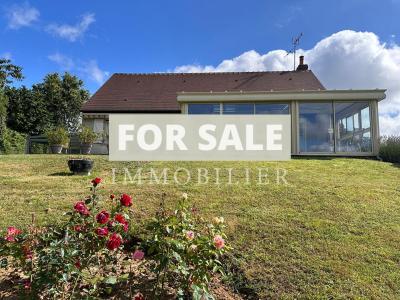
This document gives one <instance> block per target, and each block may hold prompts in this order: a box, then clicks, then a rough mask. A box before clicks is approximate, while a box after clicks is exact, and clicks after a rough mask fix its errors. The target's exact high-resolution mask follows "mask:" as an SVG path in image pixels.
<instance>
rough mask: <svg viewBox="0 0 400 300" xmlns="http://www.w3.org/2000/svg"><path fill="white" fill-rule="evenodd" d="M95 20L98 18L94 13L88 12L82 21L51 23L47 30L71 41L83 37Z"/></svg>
mask: <svg viewBox="0 0 400 300" xmlns="http://www.w3.org/2000/svg"><path fill="white" fill-rule="evenodd" d="M95 21H96V19H95V15H94V14H86V15H84V16H82V19H81V21H80V22H78V23H77V24H75V25H68V24H62V25H58V24H51V25H49V26H47V31H48V32H50V33H52V34H54V35H55V36H58V37H60V38H63V39H66V40H68V41H70V42H75V41H76V40H78V39H79V38H81V37H83V35H84V34H85V32H86V31H87V30H88V29H89V26H90V24H92V23H94V22H95Z"/></svg>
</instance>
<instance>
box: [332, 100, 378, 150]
mask: <svg viewBox="0 0 400 300" xmlns="http://www.w3.org/2000/svg"><path fill="white" fill-rule="evenodd" d="M335 120H336V152H371V150H372V144H371V128H370V113H369V104H368V102H366V101H365V102H335ZM344 122H346V126H343V124H344Z"/></svg>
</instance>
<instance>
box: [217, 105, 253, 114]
mask: <svg viewBox="0 0 400 300" xmlns="http://www.w3.org/2000/svg"><path fill="white" fill-rule="evenodd" d="M223 114H225V115H249V114H250V115H253V114H254V103H224V104H223Z"/></svg>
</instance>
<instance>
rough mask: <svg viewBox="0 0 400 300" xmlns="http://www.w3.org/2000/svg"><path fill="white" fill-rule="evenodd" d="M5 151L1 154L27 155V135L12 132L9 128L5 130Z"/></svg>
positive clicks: (3, 139)
mask: <svg viewBox="0 0 400 300" xmlns="http://www.w3.org/2000/svg"><path fill="white" fill-rule="evenodd" d="M2 141H3V147H2V148H3V150H2V151H0V153H1V154H23V153H25V145H26V135H25V134H22V133H19V132H16V131H14V130H11V129H9V128H5V129H4V135H3V137H2Z"/></svg>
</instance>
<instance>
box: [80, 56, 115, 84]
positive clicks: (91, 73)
mask: <svg viewBox="0 0 400 300" xmlns="http://www.w3.org/2000/svg"><path fill="white" fill-rule="evenodd" d="M80 70H81V71H82V72H83V73H84V74H86V75H87V77H88V78H89V79H91V80H92V81H94V82H97V83H98V84H99V85H100V84H103V83H104V81H105V80H106V78H107V77H108V76H109V75H110V73H109V72H107V71H103V70H101V69H100V68H99V66H98V64H97V62H96V61H95V60H90V61H88V62H86V63H84V64H83V66H82V67H81V68H80Z"/></svg>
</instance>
